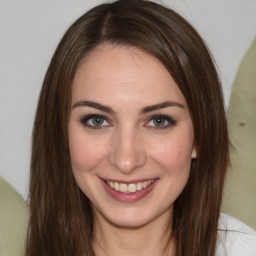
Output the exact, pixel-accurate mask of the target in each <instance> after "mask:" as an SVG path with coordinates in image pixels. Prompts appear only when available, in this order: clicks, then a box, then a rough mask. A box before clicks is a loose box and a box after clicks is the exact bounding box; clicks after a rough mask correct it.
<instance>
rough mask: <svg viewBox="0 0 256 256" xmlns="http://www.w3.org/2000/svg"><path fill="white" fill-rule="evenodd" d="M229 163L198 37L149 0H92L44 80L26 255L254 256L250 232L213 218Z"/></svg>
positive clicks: (211, 76) (218, 99)
mask: <svg viewBox="0 0 256 256" xmlns="http://www.w3.org/2000/svg"><path fill="white" fill-rule="evenodd" d="M228 164H229V139H228V133H227V124H226V114H225V107H224V103H223V95H222V88H221V83H220V80H219V78H218V74H217V72H216V68H215V64H214V61H213V59H212V57H211V54H210V52H209V50H208V48H207V46H206V45H205V43H204V41H203V40H202V38H201V37H200V36H199V34H198V33H197V32H196V30H195V29H194V28H193V27H192V26H191V25H190V24H189V23H188V22H187V21H186V20H184V19H183V18H182V17H181V16H180V15H178V14H177V13H176V12H174V11H172V10H171V9H168V8H166V7H164V6H161V5H159V4H156V3H153V2H151V1H143V0H129V1H125V0H119V1H115V2H113V3H105V4H101V5H98V6H96V7H94V8H93V9H91V10H90V11H88V12H87V13H85V14H84V15H83V16H81V17H80V18H79V19H78V20H77V21H75V23H74V24H73V25H72V26H71V27H70V28H69V29H68V30H67V32H66V33H65V35H64V36H63V38H62V39H61V41H60V43H59V45H58V47H57V49H56V51H55V53H54V55H53V57H52V60H51V63H50V65H49V68H48V71H47V73H46V75H45V79H44V82H43V87H42V91H41V94H40V98H39V102H38V108H37V113H36V118H35V123H34V130H33V143H32V159H31V173H30V191H29V204H30V222H29V229H28V237H27V249H26V256H35V255H37V256H38V255H62V256H63V255H77V256H82V255H83V256H85V255H86V256H92V255H95V256H109V255H111V256H117V255H122V256H125V255H138V256H144V255H147V256H156V255H162V256H214V255H216V256H222V255H230V256H238V255H245V256H253V255H256V251H255V248H256V245H255V244H256V234H255V232H254V231H253V230H252V229H250V228H249V227H247V226H246V225H244V224H242V223H240V222H238V221H237V220H235V219H233V218H232V217H230V216H228V215H226V214H223V213H220V210H221V209H220V207H221V200H222V191H223V183H224V178H225V174H226V169H227V166H228ZM236 229H237V231H236ZM241 230H243V232H241ZM239 248H240V249H239ZM239 250H240V251H239ZM241 252H243V253H244V254H239V253H241ZM253 252H254V253H255V254H253Z"/></svg>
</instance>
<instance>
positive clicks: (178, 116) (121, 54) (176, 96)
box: [68, 45, 196, 256]
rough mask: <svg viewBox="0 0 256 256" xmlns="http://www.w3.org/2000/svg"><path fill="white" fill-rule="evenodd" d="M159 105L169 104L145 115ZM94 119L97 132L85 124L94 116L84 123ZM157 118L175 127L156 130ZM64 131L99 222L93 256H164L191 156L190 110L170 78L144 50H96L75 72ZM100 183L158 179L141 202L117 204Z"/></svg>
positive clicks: (77, 175)
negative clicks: (96, 123) (95, 117)
mask: <svg viewBox="0 0 256 256" xmlns="http://www.w3.org/2000/svg"><path fill="white" fill-rule="evenodd" d="M84 101H90V102H96V103H98V104H101V105H104V106H107V107H108V109H107V110H108V111H109V108H111V110H112V112H111V113H107V112H106V111H105V110H106V109H96V108H95V106H96V105H95V104H94V105H93V106H87V105H85V104H84V103H83V102H84ZM163 102H174V104H172V105H171V106H162V107H160V109H155V110H151V111H149V109H148V111H144V112H143V111H142V109H144V110H145V107H148V106H152V105H156V104H160V103H163ZM142 112H143V113H142ZM91 114H94V115H101V116H104V118H105V117H106V118H105V119H106V120H104V119H101V121H102V123H101V124H100V125H99V127H98V129H93V128H92V127H88V125H90V126H92V125H93V127H94V128H95V125H94V123H93V120H95V119H88V118H87V119H86V117H87V116H88V115H91ZM155 115H165V116H167V117H168V118H172V119H173V120H174V121H175V124H174V123H170V122H169V119H168V120H167V119H165V118H161V120H162V122H161V125H160V127H159V126H158V124H157V125H156V122H155V120H156V119H152V116H155ZM68 130H69V148H70V157H71V164H72V169H73V174H74V177H75V179H76V182H77V184H78V186H79V187H80V188H81V190H82V191H83V193H84V194H85V195H86V196H87V197H88V198H89V199H90V201H91V203H92V207H93V211H94V215H95V219H96V243H95V245H94V248H95V251H96V255H112V256H113V255H135V254H137V255H161V253H163V252H162V250H163V245H164V241H166V237H167V236H166V227H167V226H168V223H169V222H170V219H171V217H172V211H173V203H174V201H175V200H176V199H177V197H178V196H179V195H180V193H181V192H182V190H183V189H184V186H185V185H186V182H187V180H188V176H189V171H190V164H191V158H193V157H195V156H196V152H195V149H194V148H193V141H194V133H193V127H192V122H191V118H190V114H189V110H188V107H187V104H186V101H185V98H184V96H183V95H182V93H181V91H180V90H179V88H178V86H177V84H176V83H175V81H174V80H173V78H172V76H171V75H170V74H169V73H168V71H167V70H166V68H165V67H164V66H163V65H162V64H161V62H160V61H159V60H158V59H156V58H155V57H153V56H152V55H150V54H149V53H147V52H145V51H143V50H141V49H138V48H135V47H128V46H113V45H100V46H98V47H97V48H96V49H94V50H93V51H91V52H90V53H89V54H88V55H87V56H86V57H85V59H84V61H83V62H82V63H81V64H80V66H79V68H78V70H77V72H76V75H75V78H74V81H73V88H72V106H71V114H70V120H69V127H68ZM100 178H101V179H104V180H119V181H124V182H128V183H129V181H133V180H143V179H156V180H157V182H156V184H155V185H154V188H153V189H152V190H151V192H150V193H149V194H147V195H146V196H145V197H143V198H142V199H140V200H138V201H136V202H120V201H118V200H116V199H114V198H112V197H111V196H110V195H109V194H108V193H107V192H106V190H105V188H104V186H103V184H102V182H101V180H100ZM162 255H163V254H162ZM168 255H169V254H168Z"/></svg>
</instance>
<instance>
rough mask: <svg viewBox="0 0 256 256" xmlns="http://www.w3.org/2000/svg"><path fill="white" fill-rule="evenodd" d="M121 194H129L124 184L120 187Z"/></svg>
mask: <svg viewBox="0 0 256 256" xmlns="http://www.w3.org/2000/svg"><path fill="white" fill-rule="evenodd" d="M119 189H120V192H124V193H127V185H126V184H124V183H120V185H119Z"/></svg>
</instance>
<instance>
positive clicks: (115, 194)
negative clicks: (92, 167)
mask: <svg viewBox="0 0 256 256" xmlns="http://www.w3.org/2000/svg"><path fill="white" fill-rule="evenodd" d="M158 180H159V179H155V180H154V181H153V183H152V184H150V185H149V186H148V187H146V188H144V189H142V190H140V191H136V192H134V193H123V192H120V191H116V190H115V189H113V188H111V187H110V186H109V185H108V184H106V182H105V181H104V180H103V179H101V178H100V181H101V183H102V185H103V186H104V188H105V190H106V192H107V193H108V194H109V195H110V196H111V197H112V198H114V199H116V200H117V201H120V202H129V203H132V202H136V201H139V200H140V199H142V198H144V197H146V196H147V195H148V194H149V193H150V192H151V191H152V190H153V189H154V187H155V185H156V184H157V182H158Z"/></svg>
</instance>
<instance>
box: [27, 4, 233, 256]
mask: <svg viewBox="0 0 256 256" xmlns="http://www.w3.org/2000/svg"><path fill="white" fill-rule="evenodd" d="M103 43H110V44H117V45H131V46H136V47H139V48H142V49H144V50H146V51H147V52H149V53H151V54H152V55H153V56H155V57H157V58H158V59H159V60H160V61H161V62H162V63H163V65H164V66H165V67H166V68H167V70H168V71H169V72H170V74H171V75H172V77H173V78H174V80H175V81H176V83H177V84H178V86H179V88H180V90H181V91H182V93H183V95H184V97H185V99H186V101H187V104H188V107H189V110H190V114H191V119H192V122H193V127H194V134H195V142H194V143H195V146H196V149H197V158H196V159H195V160H192V163H191V172H190V177H189V180H188V183H187V185H186V187H185V189H184V190H183V192H182V193H181V195H180V196H179V198H178V199H177V200H176V201H175V203H174V216H173V219H172V220H170V229H171V230H172V233H171V234H172V235H171V237H170V239H173V240H174V241H175V245H176V253H175V254H176V255H177V256H181V255H182V256H198V255H204V256H213V255H214V253H215V246H216V238H217V225H218V218H219V211H220V204H221V198H222V188H223V182H224V176H225V173H226V168H227V164H228V161H229V153H228V135H227V127H226V118H225V109H224V104H223V96H222V89H221V85H220V82H219V78H218V75H217V72H216V69H215V65H214V62H213V60H212V57H211V55H210V53H209V50H208V49H207V47H206V45H205V43H204V42H203V40H202V39H201V38H200V36H199V35H198V33H197V32H196V31H195V29H194V28H193V27H192V26H191V25H190V24H189V23H188V22H187V21H185V20H184V19H183V18H182V17H181V16H179V15H178V14H177V13H175V12H174V11H172V10H170V9H168V8H165V7H163V6H161V5H158V4H156V3H152V2H150V1H143V0H129V1H127V0H120V1H116V2H114V3H109V4H102V5H99V6H97V7H95V8H93V9H92V10H90V11H88V12H87V13H85V14H84V15H83V16H82V17H80V18H79V19H78V20H77V21H76V22H75V23H74V24H73V25H72V26H71V27H70V28H69V29H68V31H67V32H66V34H65V35H64V36H63V38H62V40H61V41H60V43H59V45H58V47H57V49H56V51H55V54H54V55H53V58H52V60H51V63H50V66H49V68H48V71H47V73H46V76H45V79H44V82H43V87H42V91H41V94H40V98H39V103H38V108H37V113H36V118H35V123H34V130H33V144H32V159H31V174H30V190H29V195H30V197H29V202H30V213H31V217H30V223H29V230H28V239H27V251H26V255H27V256H38V255H62V256H63V255H76V256H79V255H80V256H84V255H87V256H92V255H94V252H93V249H92V244H93V230H94V227H93V214H92V209H91V206H90V202H89V200H88V199H87V197H86V196H85V195H84V194H83V193H82V192H81V191H80V189H79V188H78V186H77V184H76V182H75V180H74V177H73V175H72V170H71V164H70V157H69V148H68V135H67V124H68V119H69V112H70V98H71V87H72V81H73V78H74V74H75V72H76V70H77V67H78V65H79V63H80V62H81V60H82V59H84V58H86V54H87V53H88V52H89V51H91V50H92V49H94V48H95V47H96V46H97V45H99V44H103Z"/></svg>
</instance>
